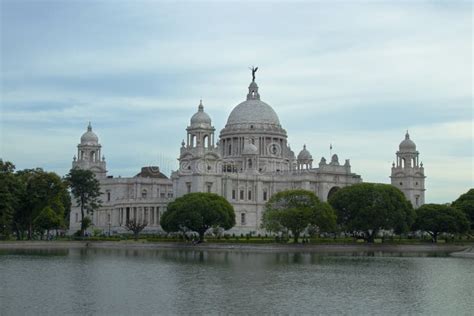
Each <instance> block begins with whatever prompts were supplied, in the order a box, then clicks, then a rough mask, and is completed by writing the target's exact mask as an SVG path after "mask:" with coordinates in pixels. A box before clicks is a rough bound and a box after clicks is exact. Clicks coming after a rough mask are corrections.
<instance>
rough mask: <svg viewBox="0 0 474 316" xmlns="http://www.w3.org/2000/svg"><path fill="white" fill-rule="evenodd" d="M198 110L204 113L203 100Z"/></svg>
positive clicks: (200, 101)
mask: <svg viewBox="0 0 474 316" xmlns="http://www.w3.org/2000/svg"><path fill="white" fill-rule="evenodd" d="M198 110H199V112H202V111H204V105H202V99H201V100H199V106H198Z"/></svg>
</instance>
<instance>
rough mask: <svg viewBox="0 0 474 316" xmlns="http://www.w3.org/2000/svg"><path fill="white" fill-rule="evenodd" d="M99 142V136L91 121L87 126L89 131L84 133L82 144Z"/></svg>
mask: <svg viewBox="0 0 474 316" xmlns="http://www.w3.org/2000/svg"><path fill="white" fill-rule="evenodd" d="M98 143H99V137H97V135H96V134H95V133H94V132H93V131H92V125H91V122H89V125H88V126H87V132H85V133H84V134H82V136H81V144H83V145H87V144H91V145H95V144H98Z"/></svg>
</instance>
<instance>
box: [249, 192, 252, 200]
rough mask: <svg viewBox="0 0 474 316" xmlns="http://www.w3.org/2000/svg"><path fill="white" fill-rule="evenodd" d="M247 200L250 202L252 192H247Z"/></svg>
mask: <svg viewBox="0 0 474 316" xmlns="http://www.w3.org/2000/svg"><path fill="white" fill-rule="evenodd" d="M248 199H249V201H250V200H252V191H250V190H249V192H248Z"/></svg>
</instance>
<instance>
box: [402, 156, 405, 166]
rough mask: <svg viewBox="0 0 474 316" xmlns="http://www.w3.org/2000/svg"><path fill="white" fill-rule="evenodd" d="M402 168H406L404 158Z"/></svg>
mask: <svg viewBox="0 0 474 316" xmlns="http://www.w3.org/2000/svg"><path fill="white" fill-rule="evenodd" d="M402 168H405V158H402Z"/></svg>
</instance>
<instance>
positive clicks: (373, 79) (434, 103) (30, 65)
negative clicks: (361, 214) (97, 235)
mask: <svg viewBox="0 0 474 316" xmlns="http://www.w3.org/2000/svg"><path fill="white" fill-rule="evenodd" d="M1 6H2V10H0V20H1V22H0V23H1V36H0V41H1V48H0V49H1V54H0V63H1V64H0V67H1V71H2V77H1V94H0V97H1V100H0V107H1V108H0V122H1V126H0V156H1V157H4V158H7V159H11V160H12V161H14V162H16V163H17V165H18V166H19V167H20V168H26V167H34V166H43V167H45V168H49V169H52V170H54V171H57V172H60V173H65V172H66V171H67V169H68V168H69V166H70V163H71V158H72V155H74V153H75V150H76V149H75V146H76V145H77V142H78V140H79V137H80V135H81V134H82V132H83V131H84V129H85V126H86V124H87V121H92V122H93V126H94V129H95V130H96V131H97V133H98V134H99V136H100V139H101V142H102V145H103V146H104V154H105V155H106V158H107V161H108V166H109V170H110V172H111V173H113V174H121V175H123V176H126V175H134V174H136V173H137V172H138V170H139V167H140V166H142V165H145V164H156V163H158V162H159V163H162V164H166V165H167V166H168V167H166V168H162V169H168V170H171V169H172V168H173V166H175V165H176V160H175V159H176V157H177V155H178V151H179V144H180V142H181V139H182V138H184V137H185V133H186V132H185V128H186V125H187V124H188V123H189V118H190V117H191V115H192V114H193V113H194V112H195V111H196V107H197V104H198V102H199V99H200V98H203V99H204V105H205V109H206V111H207V112H208V113H209V114H210V115H211V117H212V119H213V123H214V125H215V127H216V129H217V133H218V131H219V130H220V129H221V128H223V127H224V125H225V122H226V119H227V116H228V114H229V113H230V111H231V110H232V108H233V107H234V106H235V105H236V104H238V103H240V102H241V101H242V100H243V99H244V98H245V96H246V93H247V86H248V84H249V81H250V75H249V71H248V69H247V67H248V66H250V65H258V66H259V71H258V72H257V82H258V84H259V87H260V93H261V96H262V99H263V100H264V101H265V102H267V103H269V104H270V105H272V106H273V108H274V109H275V110H276V112H277V113H278V114H279V116H280V120H281V122H282V124H283V127H284V128H286V129H287V131H288V136H289V142H290V143H291V144H292V148H293V150H294V151H295V152H296V153H297V152H298V151H299V149H300V148H301V146H302V145H303V143H306V144H308V148H309V149H310V150H311V151H312V153H313V156H314V157H320V156H322V155H325V156H328V146H329V143H333V144H334V148H335V150H336V151H337V152H338V154H339V155H340V159H343V158H350V159H351V162H352V166H353V170H354V171H355V172H358V173H360V174H362V176H363V178H364V179H365V180H367V181H380V182H386V181H388V176H389V172H390V164H391V161H392V160H393V158H394V153H395V151H396V149H397V146H398V143H399V142H400V141H401V139H402V138H403V135H404V132H405V129H409V130H410V133H411V134H412V136H413V138H414V139H415V141H416V143H417V144H418V146H419V148H420V155H421V156H422V159H423V160H424V161H425V162H426V168H427V169H426V172H427V175H428V180H427V181H428V184H429V187H428V190H429V191H427V200H429V201H435V202H442V201H450V200H453V199H454V198H455V194H457V192H462V191H465V190H464V189H466V188H467V187H469V186H472V176H470V175H469V174H471V175H472V170H473V168H472V163H471V164H469V158H471V161H472V154H473V145H472V144H473V136H472V135H473V126H472V118H473V115H472V114H473V112H472V71H471V68H472V25H471V21H472V10H470V9H471V5H470V4H466V3H454V4H442V3H432V2H417V3H410V4H407V3H383V2H379V3H373V2H357V3H342V2H336V3H331V4H329V3H324V2H315V3H307V2H301V3H298V5H294V4H289V3H278V2H277V3H274V2H271V3H268V2H261V3H254V2H243V3H242V2H239V3H177V4H175V3H173V4H172V3H166V2H153V1H150V2H147V1H145V2H143V1H141V2H140V3H132V2H118V3H117V2H114V3H112V2H109V1H100V2H86V3H83V2H80V1H79V2H72V3H68V4H65V3H60V2H57V1H52V2H48V1H42V2H41V3H35V2H22V1H21V2H12V1H3V2H1ZM20 144H21V145H20ZM318 159H319V158H318ZM443 163H444V164H445V167H444V168H443ZM446 165H449V166H451V165H453V166H454V165H455V166H456V167H452V168H451V167H449V168H448V167H446ZM461 170H464V172H462V171H461ZM466 170H467V171H471V172H470V173H469V172H466ZM442 183H446V184H447V185H448V184H449V190H448V189H446V190H443V185H442ZM428 197H429V199H428Z"/></svg>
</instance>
